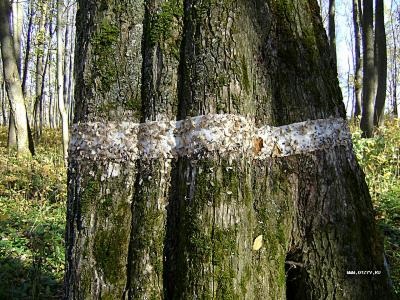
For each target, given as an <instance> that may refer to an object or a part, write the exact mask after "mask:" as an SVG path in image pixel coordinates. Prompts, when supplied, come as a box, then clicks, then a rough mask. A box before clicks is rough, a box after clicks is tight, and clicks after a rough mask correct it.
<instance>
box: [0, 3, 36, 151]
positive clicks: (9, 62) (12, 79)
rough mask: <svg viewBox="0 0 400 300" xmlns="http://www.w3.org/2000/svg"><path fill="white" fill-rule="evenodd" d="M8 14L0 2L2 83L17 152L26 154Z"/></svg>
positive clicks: (21, 99)
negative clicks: (4, 87) (6, 95)
mask: <svg viewBox="0 0 400 300" xmlns="http://www.w3.org/2000/svg"><path fill="white" fill-rule="evenodd" d="M10 13H11V10H10V3H9V2H8V1H7V0H2V1H0V20H1V21H0V43H1V56H2V61H3V73H4V81H5V84H6V90H7V94H8V99H9V101H10V109H11V114H12V116H13V120H14V129H15V135H16V146H17V152H18V153H19V154H28V153H29V139H28V120H27V114H26V108H25V103H24V96H23V94H22V88H21V81H20V77H19V72H18V65H17V58H16V56H15V50H14V45H13V39H12V36H11V27H10V22H9V19H10ZM10 119H11V117H10ZM11 146H12V145H11Z"/></svg>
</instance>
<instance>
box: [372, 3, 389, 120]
mask: <svg viewBox="0 0 400 300" xmlns="http://www.w3.org/2000/svg"><path fill="white" fill-rule="evenodd" d="M375 65H376V68H377V76H378V81H377V84H378V85H377V90H376V98H375V107H374V125H375V126H381V125H383V120H384V116H385V102H386V87H387V82H386V80H387V48H386V31H385V14H384V7H383V0H376V1H375Z"/></svg>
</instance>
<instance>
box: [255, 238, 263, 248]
mask: <svg viewBox="0 0 400 300" xmlns="http://www.w3.org/2000/svg"><path fill="white" fill-rule="evenodd" d="M262 245H263V236H262V235H259V236H258V237H256V238H255V240H254V243H253V250H254V251H258V250H260V249H261V247H262Z"/></svg>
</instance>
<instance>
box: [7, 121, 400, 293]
mask: <svg viewBox="0 0 400 300" xmlns="http://www.w3.org/2000/svg"><path fill="white" fill-rule="evenodd" d="M398 126H399V120H392V121H388V122H386V126H385V127H383V128H382V129H380V130H379V134H377V135H376V137H375V138H373V139H362V138H361V132H360V131H359V130H357V129H356V128H357V126H353V140H354V147H355V150H356V153H357V157H358V160H359V162H360V164H362V166H363V169H364V172H365V173H366V179H367V182H368V185H369V187H370V193H371V196H372V198H373V201H374V206H375V210H376V219H377V220H378V223H379V224H380V228H381V230H382V232H383V234H384V235H385V247H386V255H387V259H388V262H389V264H390V270H391V275H392V280H393V284H394V287H395V290H396V292H397V294H398V295H400V180H399V177H400V152H399V151H400V149H399V145H400V131H399V130H398V128H399V127H398ZM6 141H7V131H6V128H4V127H1V128H0V228H1V233H0V299H59V298H61V295H62V279H63V272H64V230H65V202H66V170H65V168H64V167H63V160H62V148H61V144H60V142H59V141H61V138H60V133H59V132H56V131H54V130H45V132H44V134H43V137H42V139H41V141H40V143H39V144H38V147H37V154H36V156H35V157H34V158H33V159H27V160H20V159H18V160H17V159H16V157H15V156H13V155H9V154H8V150H7V147H6ZM55 142H58V144H55Z"/></svg>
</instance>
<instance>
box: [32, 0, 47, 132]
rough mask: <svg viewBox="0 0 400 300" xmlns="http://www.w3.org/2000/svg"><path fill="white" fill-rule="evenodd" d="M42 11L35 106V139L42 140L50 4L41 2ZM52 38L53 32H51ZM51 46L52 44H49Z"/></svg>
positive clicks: (38, 43)
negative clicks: (41, 112)
mask: <svg viewBox="0 0 400 300" xmlns="http://www.w3.org/2000/svg"><path fill="white" fill-rule="evenodd" d="M38 5H39V7H38V9H39V10H40V21H39V29H38V34H37V36H38V37H37V48H38V51H37V54H36V93H35V104H34V110H33V111H34V121H35V137H36V138H37V139H39V138H40V136H41V134H42V128H41V125H40V123H41V122H40V117H41V115H40V111H41V110H42V107H43V97H42V92H43V89H42V86H43V84H42V82H43V81H44V76H45V73H44V67H43V64H44V62H45V52H46V18H47V13H48V12H47V11H48V2H47V1H40V2H39V3H38ZM50 36H51V32H50ZM49 45H50V44H49Z"/></svg>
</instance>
